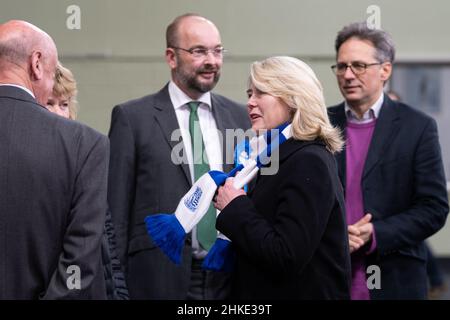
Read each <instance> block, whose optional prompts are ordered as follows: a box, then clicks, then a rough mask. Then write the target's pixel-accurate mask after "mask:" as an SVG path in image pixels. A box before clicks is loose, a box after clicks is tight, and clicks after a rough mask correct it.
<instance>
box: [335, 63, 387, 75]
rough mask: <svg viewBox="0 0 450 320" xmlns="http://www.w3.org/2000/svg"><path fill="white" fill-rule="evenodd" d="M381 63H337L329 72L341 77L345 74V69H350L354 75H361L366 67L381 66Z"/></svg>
mask: <svg viewBox="0 0 450 320" xmlns="http://www.w3.org/2000/svg"><path fill="white" fill-rule="evenodd" d="M382 64H383V62H374V63H364V62H360V61H353V62H350V63H343V62H342V63H338V64H335V65H332V66H331V70H333V72H334V74H335V75H338V76H341V75H343V74H345V72H346V71H347V68H350V70H352V72H353V73H354V74H355V75H361V74H363V73H364V72H366V70H367V68H368V67H371V66H376V65H382Z"/></svg>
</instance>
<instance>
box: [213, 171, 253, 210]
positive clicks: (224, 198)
mask: <svg viewBox="0 0 450 320" xmlns="http://www.w3.org/2000/svg"><path fill="white" fill-rule="evenodd" d="M233 180H234V178H228V179H227V181H226V182H225V185H223V186H222V187H220V188H219V190H218V191H217V196H216V197H215V198H214V207H215V208H216V209H219V210H223V208H225V207H226V206H227V205H228V204H229V203H230V202H231V201H232V200H233V199H234V198H237V197H239V196H242V195H246V193H245V191H244V190H242V189H236V188H235V187H233Z"/></svg>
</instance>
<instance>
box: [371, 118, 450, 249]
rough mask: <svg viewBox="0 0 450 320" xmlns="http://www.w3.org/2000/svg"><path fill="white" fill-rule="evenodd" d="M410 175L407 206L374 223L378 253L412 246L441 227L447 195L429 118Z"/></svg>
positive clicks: (431, 120) (432, 122)
mask: <svg viewBox="0 0 450 320" xmlns="http://www.w3.org/2000/svg"><path fill="white" fill-rule="evenodd" d="M412 172H413V179H412V181H413V182H414V190H413V198H412V201H411V206H410V207H409V208H408V209H407V210H405V211H403V212H399V213H395V214H393V213H389V212H387V213H382V216H385V217H386V218H384V219H381V220H377V221H375V222H374V228H375V232H376V239H377V251H378V253H379V254H386V253H389V252H392V251H395V250H398V249H401V248H402V247H406V246H415V245H417V244H418V243H419V242H421V241H423V240H425V239H426V238H428V237H429V236H431V235H433V234H434V233H435V232H437V231H438V230H439V229H440V228H442V226H443V225H444V224H445V220H446V218H447V213H448V198H447V197H448V195H447V191H446V180H445V174H444V168H443V164H442V158H441V150H440V146H439V138H438V131H437V126H436V122H435V121H434V120H433V119H431V118H428V123H427V125H426V126H424V127H423V132H422V134H421V138H420V140H419V142H418V144H417V149H416V151H415V153H414V163H413V170H412ZM399 187H401V186H399Z"/></svg>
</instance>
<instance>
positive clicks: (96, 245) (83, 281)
mask: <svg viewBox="0 0 450 320" xmlns="http://www.w3.org/2000/svg"><path fill="white" fill-rule="evenodd" d="M108 148H109V146H108V140H107V138H106V137H105V136H103V135H101V134H99V133H97V132H95V131H94V130H92V129H90V128H88V127H87V126H84V125H82V124H80V123H77V122H75V121H70V120H66V119H64V118H62V117H59V116H57V115H54V114H52V113H50V112H48V111H47V110H46V109H45V108H43V107H42V106H40V105H39V104H37V103H36V101H35V100H34V99H33V98H32V96H31V95H29V94H28V93H26V92H25V91H23V90H22V89H19V88H16V87H12V86H0V195H1V196H0V248H1V249H0V299H37V298H44V299H103V298H105V284H104V279H103V270H102V269H101V260H100V259H101V255H100V241H101V236H102V233H103V225H104V220H105V212H106V205H107V202H106V187H107V170H108V157H109V149H108ZM70 266H74V267H70ZM78 271H79V272H78ZM78 276H79V280H80V285H81V287H80V289H78V288H77V285H76V281H75V280H76V278H77V277H78ZM68 283H69V285H68Z"/></svg>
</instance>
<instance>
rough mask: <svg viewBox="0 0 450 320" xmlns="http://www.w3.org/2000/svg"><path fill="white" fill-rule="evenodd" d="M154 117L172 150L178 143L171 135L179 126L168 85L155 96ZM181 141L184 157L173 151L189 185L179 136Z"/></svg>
mask: <svg viewBox="0 0 450 320" xmlns="http://www.w3.org/2000/svg"><path fill="white" fill-rule="evenodd" d="M154 108H155V109H156V112H155V118H156V122H157V123H158V125H159V127H160V129H161V131H162V132H163V135H164V138H165V139H166V141H167V143H168V144H169V145H170V149H171V150H173V149H174V147H175V146H176V145H177V144H179V143H180V142H179V141H172V140H171V136H172V133H173V132H174V131H175V130H179V129H180V127H179V125H178V120H177V116H176V114H175V110H174V107H173V105H172V101H171V100H170V96H169V89H168V85H166V86H165V87H164V88H163V89H162V90H161V91H160V92H159V93H158V95H157V96H156V97H155V106H154ZM181 143H183V155H184V158H181V157H180V155H179V154H177V153H174V155H175V156H176V157H177V159H176V161H177V163H181V169H182V170H183V172H184V175H185V176H186V179H187V181H188V183H189V184H190V185H192V181H191V174H190V171H189V165H188V162H187V158H186V152H185V145H184V142H183V140H182V138H181Z"/></svg>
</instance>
